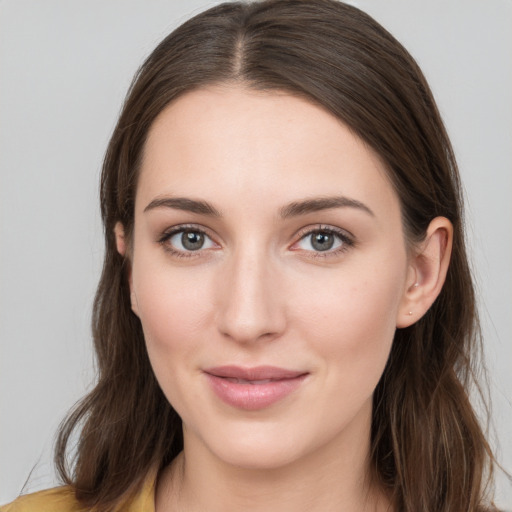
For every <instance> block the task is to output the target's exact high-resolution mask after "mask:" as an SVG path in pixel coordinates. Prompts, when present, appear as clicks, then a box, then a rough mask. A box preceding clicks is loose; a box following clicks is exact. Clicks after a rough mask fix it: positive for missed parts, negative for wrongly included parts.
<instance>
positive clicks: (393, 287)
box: [291, 262, 405, 380]
mask: <svg viewBox="0 0 512 512" xmlns="http://www.w3.org/2000/svg"><path fill="white" fill-rule="evenodd" d="M404 268H405V264H404V265H397V264H396V262H395V264H394V265H389V266H387V268H386V273H385V275H383V274H382V273H381V272H379V271H378V270H372V266H370V265H364V266H361V268H351V270H350V272H346V273H345V272H344V271H340V272H339V274H334V273H333V276H332V278H331V279H329V280H324V281H323V283H322V286H321V287H318V288H314V287H310V288H309V289H310V290H314V291H313V292H312V293H307V294H305V293H302V294H299V293H295V294H293V295H291V296H293V297H295V298H296V299H295V300H296V301H297V302H296V307H295V309H296V311H300V314H299V315H298V317H297V321H299V320H298V318H301V320H300V322H301V324H302V327H303V329H304V330H305V331H306V334H305V338H306V339H308V340H310V342H311V343H312V344H314V345H316V347H315V348H316V350H317V351H318V352H321V353H322V355H323V359H324V360H325V361H331V362H336V364H337V365H341V366H343V369H342V371H343V374H344V375H347V376H348V375H359V376H364V375H368V376H369V375H370V374H372V375H373V377H372V378H373V380H375V379H377V380H378V378H380V374H381V373H382V371H383V369H384V366H385V364H386V361H387V358H388V355H389V351H390V349H391V344H392V342H393V337H394V333H395V329H396V317H397V312H398V307H399V304H400V301H401V297H402V294H401V291H402V289H403V284H402V283H403V279H404V272H403V269H404ZM332 367H334V365H332ZM337 371H339V368H337Z"/></svg>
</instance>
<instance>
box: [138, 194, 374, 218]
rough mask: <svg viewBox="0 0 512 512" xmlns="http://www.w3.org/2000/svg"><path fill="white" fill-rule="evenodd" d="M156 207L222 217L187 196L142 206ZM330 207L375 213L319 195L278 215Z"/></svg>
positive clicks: (343, 199)
mask: <svg viewBox="0 0 512 512" xmlns="http://www.w3.org/2000/svg"><path fill="white" fill-rule="evenodd" d="M156 208H172V209H175V210H182V211H186V212H191V213H197V214H199V215H206V216H209V217H222V214H221V213H220V212H219V210H217V209H216V208H215V207H214V206H213V205H211V204H210V203H208V202H206V201H202V200H198V199H190V198H187V197H157V198H155V199H153V200H152V201H151V202H150V203H149V204H148V205H147V206H146V208H144V212H147V211H150V210H154V209H156ZM331 208H356V209H358V210H361V211H363V212H365V213H367V214H369V215H371V216H372V217H374V216H375V214H374V213H373V212H372V210H371V209H370V208H369V207H368V206H366V205H365V204H364V203H362V202H361V201H358V200H357V199H351V198H349V197H345V196H335V197H320V198H312V199H305V200H303V201H294V202H292V203H290V204H288V205H286V206H284V207H283V208H281V209H280V216H281V218H283V219H288V218H291V217H298V216H300V215H306V214H308V213H314V212H318V211H322V210H329V209H331Z"/></svg>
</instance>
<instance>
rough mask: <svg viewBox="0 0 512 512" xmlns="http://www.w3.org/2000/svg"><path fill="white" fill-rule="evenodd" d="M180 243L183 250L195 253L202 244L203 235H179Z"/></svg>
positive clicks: (194, 233) (191, 233) (190, 232)
mask: <svg viewBox="0 0 512 512" xmlns="http://www.w3.org/2000/svg"><path fill="white" fill-rule="evenodd" d="M181 243H182V244H183V247H185V249H188V250H189V251H197V250H199V249H201V247H202V246H203V244H204V235H203V234H202V233H198V232H197V231H185V232H184V233H183V234H182V235H181Z"/></svg>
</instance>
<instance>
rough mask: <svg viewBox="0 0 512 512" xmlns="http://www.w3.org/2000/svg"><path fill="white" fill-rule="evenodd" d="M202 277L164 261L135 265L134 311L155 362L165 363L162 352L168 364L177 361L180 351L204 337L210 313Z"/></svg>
mask: <svg viewBox="0 0 512 512" xmlns="http://www.w3.org/2000/svg"><path fill="white" fill-rule="evenodd" d="M204 277H205V276H203V275H201V273H200V272H195V273H190V272H179V271H172V269H170V268H169V267H168V266H167V265H162V268H159V267H158V266H150V265H146V266H144V264H141V265H140V267H139V268H137V267H136V266H135V267H134V269H133V290H134V292H135V300H136V301H137V313H138V316H139V318H140V320H141V323H142V326H143V330H144V336H145V339H146V344H147V347H148V352H149V355H150V358H151V359H152V362H153V361H154V362H155V366H158V364H164V361H163V359H161V356H165V357H166V364H167V365H168V364H169V362H171V364H172V363H173V362H174V361H176V363H178V362H179V361H178V360H179V358H180V354H182V355H184V354H186V353H188V352H192V351H193V350H194V348H195V345H196V344H197V343H198V342H199V340H201V338H204V333H205V330H206V328H207V325H208V320H209V318H210V317H211V302H210V301H209V300H208V293H207V292H206V289H207V283H206V282H205V278H204ZM200 334H202V335H203V336H200ZM170 355H172V356H173V357H170ZM181 363H182V361H181ZM157 370H158V368H157V367H155V371H157ZM157 376H158V375H157Z"/></svg>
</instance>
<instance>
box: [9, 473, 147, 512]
mask: <svg viewBox="0 0 512 512" xmlns="http://www.w3.org/2000/svg"><path fill="white" fill-rule="evenodd" d="M155 480H156V479H154V478H148V480H147V481H146V483H145V484H144V485H143V487H142V489H141V490H140V492H139V493H137V494H136V495H135V496H134V497H133V498H132V499H131V500H129V501H127V502H125V503H123V505H122V506H121V507H120V508H119V509H117V510H119V511H121V510H122V512H155ZM83 511H84V508H83V507H82V506H81V505H80V504H79V503H78V502H77V501H76V499H75V495H74V493H73V491H72V489H71V488H70V487H55V488H54V489H48V490H46V491H40V492H35V493H32V494H26V495H25V496H20V497H19V498H18V499H16V500H14V501H13V502H12V503H9V504H8V505H3V506H0V512H83Z"/></svg>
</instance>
